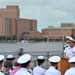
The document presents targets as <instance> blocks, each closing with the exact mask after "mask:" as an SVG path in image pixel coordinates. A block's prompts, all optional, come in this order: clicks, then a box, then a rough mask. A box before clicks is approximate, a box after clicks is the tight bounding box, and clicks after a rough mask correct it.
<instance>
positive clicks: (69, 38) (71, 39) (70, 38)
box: [66, 36, 75, 42]
mask: <svg viewBox="0 0 75 75" xmlns="http://www.w3.org/2000/svg"><path fill="white" fill-rule="evenodd" d="M66 39H68V40H70V41H74V42H75V40H74V39H73V38H72V37H70V36H66Z"/></svg>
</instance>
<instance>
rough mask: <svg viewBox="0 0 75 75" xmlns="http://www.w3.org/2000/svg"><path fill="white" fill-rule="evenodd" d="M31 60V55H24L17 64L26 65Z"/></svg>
mask: <svg viewBox="0 0 75 75" xmlns="http://www.w3.org/2000/svg"><path fill="white" fill-rule="evenodd" d="M30 59H31V55H30V54H24V55H22V56H20V57H19V58H18V59H17V62H18V63H19V64H24V63H26V62H28V61H29V60H30Z"/></svg>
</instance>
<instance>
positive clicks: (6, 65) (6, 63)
mask: <svg viewBox="0 0 75 75" xmlns="http://www.w3.org/2000/svg"><path fill="white" fill-rule="evenodd" d="M4 67H6V68H7V67H9V68H11V69H12V67H13V65H12V63H11V62H10V61H5V62H4Z"/></svg>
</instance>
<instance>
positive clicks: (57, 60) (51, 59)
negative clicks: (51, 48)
mask: <svg viewBox="0 0 75 75" xmlns="http://www.w3.org/2000/svg"><path fill="white" fill-rule="evenodd" d="M60 60H61V58H60V57H59V56H51V57H50V58H49V61H50V62H54V63H57V62H59V61H60Z"/></svg>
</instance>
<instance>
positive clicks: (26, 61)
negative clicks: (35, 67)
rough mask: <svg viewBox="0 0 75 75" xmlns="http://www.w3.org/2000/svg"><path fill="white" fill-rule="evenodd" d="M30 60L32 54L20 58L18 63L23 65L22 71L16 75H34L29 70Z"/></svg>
mask: <svg viewBox="0 0 75 75" xmlns="http://www.w3.org/2000/svg"><path fill="white" fill-rule="evenodd" d="M30 60H31V55H30V54H24V55H22V56H20V57H19V58H18V60H17V62H18V63H19V64H20V65H21V69H20V70H19V71H17V72H16V73H15V74H14V75H32V74H31V73H30V72H29V71H28V69H29V67H30Z"/></svg>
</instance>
